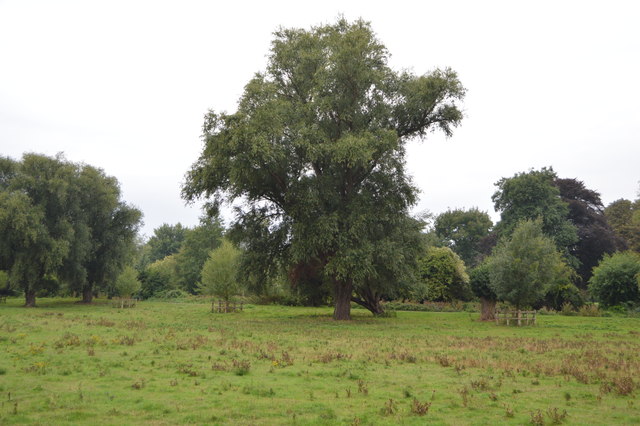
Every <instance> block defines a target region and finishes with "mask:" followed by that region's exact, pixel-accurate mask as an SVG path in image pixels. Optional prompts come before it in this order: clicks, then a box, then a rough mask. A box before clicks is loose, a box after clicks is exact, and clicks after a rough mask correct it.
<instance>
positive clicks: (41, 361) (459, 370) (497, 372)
mask: <svg viewBox="0 0 640 426" xmlns="http://www.w3.org/2000/svg"><path fill="white" fill-rule="evenodd" d="M22 303H23V301H22V300H21V299H9V301H8V303H7V305H0V400H1V403H0V424H19V423H29V424H50V425H54V424H55V425H59V424H89V423H93V424H114V425H115V424H118V425H120V424H140V423H142V424H185V423H193V424H225V423H231V424H259V425H262V424H376V425H378V424H425V423H427V422H428V423H429V424H455V425H460V424H501V423H508V424H554V423H564V424H603V425H604V424H606V425H611V424H634V423H635V424H638V423H640V403H638V401H637V394H638V391H639V389H640V374H639V373H640V320H639V319H637V318H615V317H613V318H587V317H565V316H542V317H539V325H538V326H535V327H521V328H517V327H506V326H496V325H495V324H493V323H481V322H479V321H477V317H478V314H469V313H428V312H399V313H398V314H397V317H395V318H373V317H371V316H370V314H369V313H367V312H366V311H362V310H354V311H353V313H354V321H352V322H350V323H340V322H335V321H333V320H332V319H331V310H330V309H328V308H291V307H279V306H253V305H249V306H247V307H246V309H245V311H244V312H242V313H232V314H212V313H210V312H209V306H208V305H207V304H206V303H167V302H142V303H140V304H139V305H138V306H137V307H135V308H133V309H117V308H112V307H111V306H110V305H109V304H107V303H106V301H103V302H101V301H98V302H97V304H94V305H91V306H85V305H78V304H75V303H73V301H72V300H63V299H39V300H38V303H39V306H40V307H39V308H35V309H26V308H22V307H20V305H21V304H22Z"/></svg>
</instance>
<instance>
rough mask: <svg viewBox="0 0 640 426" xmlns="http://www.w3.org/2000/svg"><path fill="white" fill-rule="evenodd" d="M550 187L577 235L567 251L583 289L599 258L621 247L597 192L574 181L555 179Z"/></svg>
mask: <svg viewBox="0 0 640 426" xmlns="http://www.w3.org/2000/svg"><path fill="white" fill-rule="evenodd" d="M554 184H555V186H556V187H557V188H558V189H559V191H560V197H561V199H562V201H564V202H565V203H567V205H568V207H569V215H568V219H569V221H571V223H572V224H573V225H574V226H575V227H576V230H577V232H578V241H577V243H576V244H575V245H574V246H573V247H571V248H570V251H571V254H573V255H574V256H575V257H576V258H577V260H578V261H579V266H578V268H577V272H578V276H577V278H578V282H577V284H578V285H579V286H580V287H582V288H585V287H586V285H587V282H588V281H589V278H591V271H592V269H593V267H594V266H596V265H597V264H598V262H599V261H600V259H602V256H603V255H604V254H605V253H613V252H615V251H616V249H618V248H621V247H622V244H621V241H620V239H619V238H618V237H616V235H615V232H614V231H613V229H612V228H611V226H609V224H608V223H607V218H606V216H605V214H604V205H603V204H602V201H601V200H600V194H599V193H597V192H596V191H592V190H590V189H587V188H586V187H585V186H584V183H583V182H580V181H578V180H576V179H556V180H555V182H554ZM572 291H573V290H572ZM572 303H573V302H572Z"/></svg>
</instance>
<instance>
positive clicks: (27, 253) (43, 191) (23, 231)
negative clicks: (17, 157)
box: [0, 154, 74, 306]
mask: <svg viewBox="0 0 640 426" xmlns="http://www.w3.org/2000/svg"><path fill="white" fill-rule="evenodd" d="M0 172H2V173H3V176H2V177H0V182H1V183H2V189H3V190H2V192H0V230H1V233H0V258H1V259H0V264H2V265H5V266H6V267H7V269H8V270H9V275H10V280H11V282H12V283H15V285H16V286H17V287H19V288H20V289H22V290H23V291H24V294H25V306H35V304H36V294H37V293H38V291H40V290H43V289H45V288H47V287H48V286H49V285H50V284H51V283H55V282H56V281H57V280H56V279H55V278H56V277H57V276H58V274H59V272H60V268H61V266H62V264H63V261H64V259H65V258H66V256H67V255H68V253H69V248H70V245H71V241H72V239H73V236H74V229H73V226H72V222H71V220H70V216H69V214H68V213H69V212H68V209H67V201H68V196H69V189H68V186H69V182H70V180H71V178H72V176H73V173H74V167H73V166H72V165H71V164H70V163H68V162H67V161H65V160H64V158H63V157H62V156H61V155H59V156H57V157H55V158H50V157H46V156H43V155H37V154H25V155H24V156H23V157H22V161H21V162H15V161H13V160H11V159H8V158H3V159H2V165H1V166H0Z"/></svg>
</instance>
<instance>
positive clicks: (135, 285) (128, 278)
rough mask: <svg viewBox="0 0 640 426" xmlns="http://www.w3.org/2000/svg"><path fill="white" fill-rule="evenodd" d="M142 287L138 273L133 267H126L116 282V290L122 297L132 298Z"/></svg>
mask: <svg viewBox="0 0 640 426" xmlns="http://www.w3.org/2000/svg"><path fill="white" fill-rule="evenodd" d="M141 287H142V284H141V283H140V280H138V271H136V270H135V269H134V268H133V267H132V266H127V267H125V268H124V270H123V271H122V272H121V273H120V275H119V276H118V278H117V279H116V282H115V289H116V291H117V293H118V296H120V297H132V296H133V295H134V294H135V293H137V292H138V291H139V290H140V288H141Z"/></svg>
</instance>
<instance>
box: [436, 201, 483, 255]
mask: <svg viewBox="0 0 640 426" xmlns="http://www.w3.org/2000/svg"><path fill="white" fill-rule="evenodd" d="M492 227H493V222H492V221H491V218H490V217H489V215H488V214H487V213H486V212H481V211H480V210H478V209H477V208H473V209H469V210H463V209H455V210H448V211H446V212H444V213H442V214H440V215H438V216H437V217H436V219H435V222H434V231H435V233H436V235H437V236H438V237H439V238H440V239H441V240H442V241H444V243H445V245H446V246H447V247H449V248H451V249H452V250H453V251H454V252H456V253H457V254H458V256H460V258H461V259H462V260H463V261H464V264H465V265H467V266H468V267H471V266H474V265H476V264H477V263H478V261H479V260H480V257H481V249H480V242H481V241H482V239H483V238H486V237H487V236H488V235H489V232H490V230H491V228H492Z"/></svg>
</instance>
